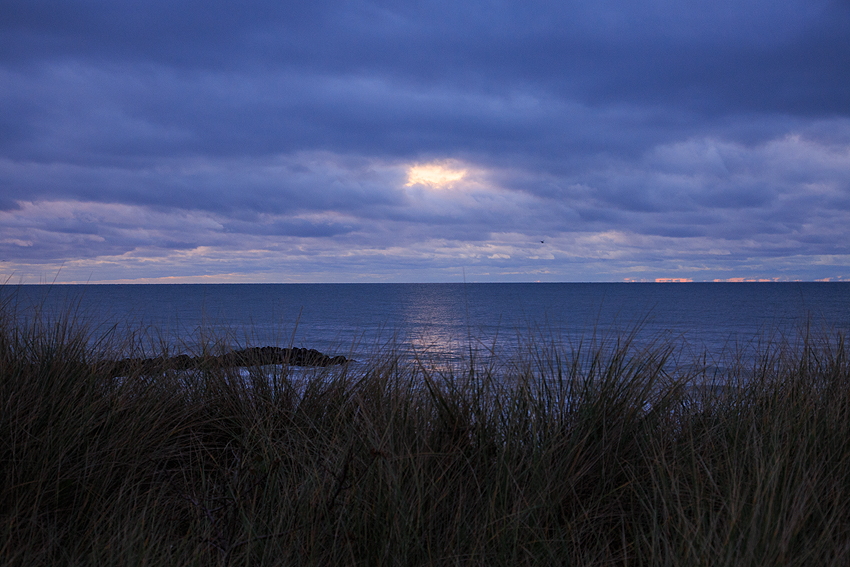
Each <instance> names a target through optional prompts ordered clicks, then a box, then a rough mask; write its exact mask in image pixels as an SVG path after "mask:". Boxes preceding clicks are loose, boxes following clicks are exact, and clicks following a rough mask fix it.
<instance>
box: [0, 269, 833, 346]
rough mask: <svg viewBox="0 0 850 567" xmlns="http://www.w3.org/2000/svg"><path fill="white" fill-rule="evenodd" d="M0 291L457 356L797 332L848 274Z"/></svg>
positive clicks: (197, 324)
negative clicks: (526, 345) (600, 341)
mask: <svg viewBox="0 0 850 567" xmlns="http://www.w3.org/2000/svg"><path fill="white" fill-rule="evenodd" d="M2 296H3V297H4V298H5V299H6V300H7V301H10V302H11V303H10V305H12V306H14V308H15V309H16V312H17V315H18V317H21V318H31V317H33V316H34V313H36V312H37V311H41V312H46V313H51V314H55V313H62V312H68V311H69V310H71V311H74V312H75V313H76V317H77V318H78V319H79V320H80V321H82V322H85V323H87V324H89V325H90V326H91V328H93V329H94V330H95V335H97V334H98V333H103V332H107V331H109V330H110V329H115V330H116V331H117V332H118V333H121V332H124V331H127V330H132V331H136V332H139V331H143V332H145V333H148V335H149V336H151V337H157V340H159V339H161V340H164V341H166V342H168V343H169V344H171V345H177V346H178V348H180V347H181V346H182V347H184V348H192V347H193V345H197V343H199V342H202V341H204V340H207V338H208V337H218V338H223V337H226V338H228V340H230V341H232V342H234V343H235V344H239V345H246V344H250V345H254V346H260V345H278V346H288V345H290V344H291V345H294V346H305V347H309V348H316V349H319V350H322V351H324V352H328V353H331V354H346V355H349V356H351V355H353V356H354V357H355V358H357V357H364V356H366V355H367V354H368V353H370V352H374V351H375V349H376V348H377V347H382V346H385V345H387V344H388V343H391V342H392V343H394V344H396V345H397V346H398V347H399V348H401V349H403V350H404V351H405V352H408V353H413V352H415V353H428V354H429V355H431V356H436V357H443V358H448V359H452V358H457V357H462V356H466V355H467V354H468V353H469V349H470V347H472V348H473V349H474V350H477V351H479V352H489V351H490V350H492V349H493V348H495V350H496V351H497V352H498V353H499V354H504V353H511V352H514V349H516V347H517V344H519V343H520V342H525V341H528V340H530V339H534V340H537V341H538V342H539V341H540V340H541V339H542V340H545V341H554V342H556V343H563V344H565V345H567V346H569V344H571V343H572V344H573V345H575V344H577V342H578V341H580V340H585V341H588V340H589V339H590V338H591V337H593V336H597V337H598V336H600V335H603V334H606V335H608V336H614V334H620V335H621V336H623V335H624V334H626V333H629V332H630V331H632V330H635V329H637V334H636V337H637V340H638V342H641V343H649V342H651V341H652V340H658V339H661V340H666V341H671V340H672V341H683V343H682V344H686V345H687V348H688V349H689V350H691V351H693V352H695V353H698V352H702V351H707V352H711V353H719V352H721V351H723V350H728V349H730V348H735V347H736V346H738V347H740V346H742V345H747V344H750V343H752V342H753V341H758V340H764V339H771V340H776V339H777V338H778V337H782V336H785V337H792V336H795V335H796V333H797V331H798V330H799V329H800V327H801V326H805V325H806V322H807V321H809V322H810V323H811V325H812V326H813V327H814V328H816V329H817V330H821V329H824V328H826V329H831V330H832V331H833V332H835V331H846V330H848V329H850V283H728V284H727V283H705V284H701V283H691V284H598V283H593V284H573V283H565V284H545V283H540V284H268V285H267V284H219V285H89V286H65V285H54V286H8V285H7V286H5V287H3V288H2Z"/></svg>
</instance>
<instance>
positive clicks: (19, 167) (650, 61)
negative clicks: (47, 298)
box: [0, 0, 850, 282]
mask: <svg viewBox="0 0 850 567" xmlns="http://www.w3.org/2000/svg"><path fill="white" fill-rule="evenodd" d="M573 4H576V3H563V2H546V1H538V2H514V1H495V0H493V1H483V2H463V3H452V2H444V1H430V2H429V1H422V2H410V1H409V0H408V1H403V2H402V1H395V2H394V1H385V2H381V1H373V2H364V1H330V0H329V1H322V0H319V1H316V0H313V1H310V2H306V1H305V2H298V1H296V2H286V3H279V2H271V1H268V0H266V1H261V0H255V1H249V2H243V3H238V4H233V3H229V2H182V3H174V2H164V1H147V2H135V1H133V2H123V3H115V2H105V1H97V0H88V1H83V0H77V1H70V2H67V1H66V2H56V1H37V0H26V1H19V0H11V1H9V2H5V3H3V5H2V7H0V274H5V276H6V277H12V278H13V280H14V281H19V280H23V281H29V282H35V281H52V280H53V279H54V278H57V279H58V281H459V280H460V279H461V278H462V277H463V274H464V272H465V273H466V277H467V278H468V279H470V280H479V281H534V280H548V281H622V280H626V279H649V280H652V279H655V278H691V279H695V280H712V279H727V278H740V277H744V278H779V279H821V278H832V279H842V278H843V279H850V244H848V243H850V228H848V227H850V72H848V71H847V69H850V3H848V2H846V1H837V0H836V1H824V0H814V1H813V0H808V1H805V2H804V1H802V0H800V1H797V0H783V1H780V2H776V1H775V0H774V1H771V2H768V1H766V0H764V1H763V0H749V1H743V2H741V1H737V2H731V1H728V2H727V1H726V0H714V1H711V2H709V1H707V0H706V1H697V2H688V3H681V2H673V1H672V0H655V1H651V0H642V1H638V2H635V1H625V0H608V1H602V2H596V3H590V4H586V5H585V6H579V5H573ZM417 167H418V168H419V169H416V168H417ZM435 167H436V168H445V169H446V171H454V172H461V171H462V172H463V174H462V175H460V176H454V177H452V176H451V175H449V176H448V177H446V178H444V179H443V181H441V182H435V183H431V182H429V181H428V179H430V178H427V177H422V176H421V175H419V174H417V172H421V171H432V170H433V168H435ZM422 168H425V169H422ZM428 168H432V169H428ZM411 172H413V173H412V174H411ZM57 274H59V275H58V277H57Z"/></svg>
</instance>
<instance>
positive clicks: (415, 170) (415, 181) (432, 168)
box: [405, 163, 466, 189]
mask: <svg viewBox="0 0 850 567" xmlns="http://www.w3.org/2000/svg"><path fill="white" fill-rule="evenodd" d="M464 177H466V170H465V169H454V168H452V167H449V166H448V165H443V164H439V163H427V164H425V165H414V166H411V167H410V169H409V170H408V171H407V183H406V184H405V187H412V186H413V185H428V186H429V187H433V188H435V189H441V188H443V187H449V186H451V185H452V184H453V183H454V182H456V181H460V180H461V179H463V178H464Z"/></svg>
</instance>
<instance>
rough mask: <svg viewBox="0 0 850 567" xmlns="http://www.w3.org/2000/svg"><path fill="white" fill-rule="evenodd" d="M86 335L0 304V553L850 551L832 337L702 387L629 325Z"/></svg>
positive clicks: (202, 560) (53, 557) (396, 560)
mask: <svg viewBox="0 0 850 567" xmlns="http://www.w3.org/2000/svg"><path fill="white" fill-rule="evenodd" d="M92 339H93V337H92V336H91V335H90V333H88V332H87V331H86V330H85V329H84V328H82V327H81V326H80V325H77V324H76V323H75V321H74V318H73V316H65V317H58V318H53V319H51V318H48V317H44V318H35V319H34V320H33V321H30V322H29V323H27V324H26V325H21V324H19V323H16V321H15V318H14V317H13V315H12V314H11V313H9V310H8V309H6V310H5V311H3V312H2V313H0V393H2V396H0V400H2V409H0V562H2V563H3V564H8V565H38V564H56V565H60V564H61V565H82V564H96V565H112V564H115V565H184V564H185V565H488V566H490V565H550V564H551V565H735V566H740V565H815V564H816V565H847V564H850V364H848V360H847V353H846V343H845V339H844V336H843V335H840V334H839V335H832V336H830V335H826V334H824V335H823V336H820V337H818V338H817V339H815V338H813V337H812V335H811V334H806V333H803V334H801V336H800V337H799V339H795V341H794V342H791V343H789V342H782V341H775V342H772V343H770V344H766V345H764V346H762V347H760V349H759V352H758V353H756V354H757V356H755V357H746V358H745V357H739V358H737V359H736V358H735V357H734V356H732V357H731V359H730V360H727V361H726V363H725V364H724V368H726V370H724V371H723V372H722V373H721V374H719V375H711V376H709V375H708V374H707V371H706V370H705V368H700V366H699V365H695V363H694V361H693V360H681V359H680V358H677V357H681V351H679V350H678V349H677V348H676V345H671V344H658V345H655V346H653V347H651V348H646V347H638V346H637V344H636V343H635V342H634V341H633V340H632V339H633V336H630V335H624V336H621V337H619V338H618V337H613V338H612V339H611V340H609V341H607V342H604V343H602V344H596V343H594V344H591V345H590V346H587V345H577V346H574V347H571V348H569V349H567V348H565V347H563V345H559V344H557V343H556V342H555V341H545V340H540V339H538V340H535V341H528V342H527V343H526V345H525V350H524V354H523V355H522V356H521V357H520V359H519V360H518V361H517V360H514V361H513V362H512V363H510V364H505V365H503V366H500V367H495V366H494V365H492V364H490V365H489V366H488V365H478V364H476V362H475V361H474V360H472V361H467V362H466V363H465V364H464V365H460V366H458V365H454V366H441V365H440V364H438V363H435V362H433V361H427V360H425V359H424V358H420V359H414V360H411V359H410V358H404V357H400V356H398V353H397V352H394V351H393V350H392V349H386V350H385V351H383V352H377V353H376V354H375V355H374V356H373V358H372V360H371V361H370V362H369V363H368V364H366V365H365V367H358V370H357V371H356V372H355V371H354V370H353V368H352V367H350V366H342V367H332V368H326V369H315V370H311V371H307V372H304V371H299V372H292V369H290V368H287V367H286V366H267V367H261V366H257V367H251V368H249V369H248V370H246V371H240V370H239V369H235V368H216V367H205V366H203V365H201V364H199V366H198V368H196V369H190V370H187V371H180V372H177V371H169V370H167V369H166V370H162V371H161V372H159V373H158V374H156V375H143V374H142V370H141V369H137V370H136V371H133V370H132V369H131V370H130V371H129V372H127V373H126V375H125V376H122V377H119V378H117V379H116V376H114V374H115V372H114V370H115V368H114V365H113V364H111V363H110V360H115V359H117V358H119V357H121V356H129V355H133V353H135V352H139V351H140V350H141V349H140V346H139V345H138V344H136V342H137V341H136V340H135V339H134V338H133V337H124V338H121V340H119V338H116V337H114V336H111V335H109V334H108V333H104V338H103V341H101V342H98V341H96V340H92ZM92 345H94V346H92ZM221 348H223V347H222V345H221V344H216V343H210V345H207V346H205V347H204V348H203V349H202V350H206V351H209V352H212V351H213V350H216V349H219V350H220V349H221ZM163 354H166V353H163ZM193 354H199V353H193ZM744 360H747V361H748V362H746V363H745V362H743V361H744ZM686 363H687V364H686ZM124 370H125V371H126V369H124ZM718 384H720V385H722V387H712V386H715V385H718Z"/></svg>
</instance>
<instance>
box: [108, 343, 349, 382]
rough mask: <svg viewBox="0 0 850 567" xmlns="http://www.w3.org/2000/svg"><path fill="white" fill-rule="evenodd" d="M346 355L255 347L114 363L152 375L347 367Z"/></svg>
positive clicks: (120, 369)
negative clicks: (277, 366)
mask: <svg viewBox="0 0 850 567" xmlns="http://www.w3.org/2000/svg"><path fill="white" fill-rule="evenodd" d="M346 362H348V360H347V359H346V358H345V357H344V356H328V355H326V354H324V353H321V352H319V351H317V350H315V349H312V348H311V349H307V348H281V347H272V346H265V347H252V348H245V349H240V350H232V351H230V352H227V353H225V354H222V355H219V356H189V355H188V354H180V355H177V356H171V357H165V356H159V357H156V358H124V359H122V360H116V361H115V362H114V365H115V366H114V370H113V373H114V374H118V375H123V374H130V373H137V374H153V373H157V372H163V371H165V370H192V369H197V368H231V367H234V366H264V365H267V364H289V365H292V366H322V367H324V366H332V365H336V364H345V363H346Z"/></svg>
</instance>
